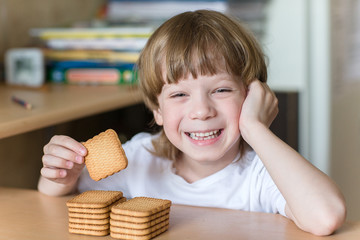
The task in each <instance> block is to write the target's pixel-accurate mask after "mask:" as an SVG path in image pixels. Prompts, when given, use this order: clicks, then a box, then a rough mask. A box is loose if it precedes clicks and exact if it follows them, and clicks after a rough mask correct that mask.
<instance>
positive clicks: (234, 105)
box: [154, 72, 246, 163]
mask: <svg viewBox="0 0 360 240" xmlns="http://www.w3.org/2000/svg"><path fill="white" fill-rule="evenodd" d="M164 79H166V78H164ZM239 82H240V81H234V79H233V77H232V76H231V75H229V74H228V73H226V72H221V73H218V74H216V75H213V76H208V75H205V76H204V75H199V76H198V77H197V79H194V78H193V77H192V75H191V74H190V75H189V76H188V77H187V78H185V79H181V80H180V81H179V82H178V83H177V84H165V85H164V86H163V88H162V91H161V94H160V95H159V96H158V103H159V108H158V109H157V110H154V117H155V121H156V123H157V124H158V125H162V126H163V129H164V131H165V134H166V135H167V137H168V139H169V140H170V142H171V143H172V144H173V145H174V146H175V147H177V148H178V149H179V150H180V151H181V152H182V153H183V154H182V157H183V158H186V159H188V160H192V161H201V162H213V163H214V162H217V161H221V162H224V161H226V162H228V163H230V162H231V161H232V160H233V159H234V158H235V156H236V155H237V154H238V152H239V141H240V130H239V119H240V112H241V107H242V104H243V102H244V99H245V96H246V92H245V88H244V86H243V84H242V83H239Z"/></svg>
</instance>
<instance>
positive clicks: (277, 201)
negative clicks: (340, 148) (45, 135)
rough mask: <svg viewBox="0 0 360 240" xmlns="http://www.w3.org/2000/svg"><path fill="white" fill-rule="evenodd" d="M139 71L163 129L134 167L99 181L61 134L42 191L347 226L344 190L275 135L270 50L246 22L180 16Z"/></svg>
mask: <svg viewBox="0 0 360 240" xmlns="http://www.w3.org/2000/svg"><path fill="white" fill-rule="evenodd" d="M138 70H139V78H140V83H139V85H140V89H141V90H142V92H143V95H144V101H145V103H146V104H147V106H148V107H149V108H150V110H152V111H153V114H154V119H155V122H156V123H157V124H158V125H159V126H162V130H161V131H160V133H158V134H156V135H150V134H145V133H142V134H138V135H136V136H135V137H134V138H133V139H131V140H130V141H128V142H127V143H125V144H124V145H123V147H124V150H125V152H126V155H127V157H128V160H129V165H128V167H127V168H126V169H125V170H123V171H121V172H119V173H117V174H114V175H112V176H110V177H108V178H106V179H103V180H100V181H99V182H95V181H93V180H91V179H90V177H89V174H88V172H87V170H86V168H84V164H83V162H84V156H85V155H86V149H85V148H84V147H83V146H82V144H80V143H79V142H77V141H75V140H74V139H72V138H70V137H67V136H54V137H53V138H52V139H51V140H50V142H49V143H48V144H47V145H46V146H45V147H44V156H43V165H44V167H43V168H42V170H41V175H42V176H41V178H40V180H39V185H38V189H39V191H41V192H43V193H46V194H49V195H65V194H69V193H73V192H74V191H75V190H79V191H86V190H90V189H104V190H120V191H123V192H124V195H125V196H126V197H128V198H132V197H135V196H149V197H157V198H166V199H170V200H172V201H173V203H175V204H176V203H177V204H188V205H198V206H210V207H221V208H231V209H239V210H246V211H261V212H271V213H280V214H282V215H284V216H287V217H288V218H290V219H292V220H293V221H294V222H295V223H296V224H297V226H299V228H301V229H303V230H305V231H308V232H311V233H313V234H317V235H328V234H331V233H332V232H333V231H335V230H336V229H337V228H338V227H339V226H341V224H342V223H343V222H344V220H345V215H346V213H345V212H346V210H345V203H344V198H343V196H342V194H341V193H340V191H339V189H338V188H337V187H336V185H335V184H334V183H333V182H332V181H331V180H330V179H329V177H327V176H326V175H325V174H323V173H322V172H321V171H319V170H318V169H317V168H315V167H314V166H312V165H311V164H310V163H309V162H308V161H307V160H306V159H304V158H303V157H302V156H300V155H299V154H298V153H297V152H296V151H294V150H293V149H291V148H290V147H289V146H288V145H287V144H285V143H284V142H282V141H281V140H280V139H279V138H278V137H276V136H275V135H274V134H273V133H272V132H271V131H270V130H269V126H270V124H271V122H272V121H273V120H274V118H275V116H276V115H277V111H278V109H277V99H276V97H275V96H274V94H273V92H272V91H271V90H270V89H269V88H268V86H267V85H266V83H265V82H266V79H267V71H266V65H265V62H264V56H263V53H262V51H261V49H260V47H259V45H258V44H257V42H256V41H255V39H254V37H253V36H252V35H251V34H250V33H249V32H248V31H246V30H245V29H244V28H243V27H242V26H241V25H240V24H239V23H237V22H236V21H235V20H233V19H231V18H229V17H227V16H225V15H223V14H221V13H218V12H214V11H207V10H201V11H196V12H185V13H182V14H179V15H177V16H175V17H173V18H171V19H170V20H168V21H166V22H165V23H164V24H163V25H162V26H160V27H159V28H158V29H157V30H156V31H155V32H154V34H153V35H152V36H151V37H150V39H149V41H148V43H147V45H146V47H145V48H144V50H143V51H142V53H141V56H140V59H139V62H138ZM257 79H259V80H257ZM260 159H261V160H260Z"/></svg>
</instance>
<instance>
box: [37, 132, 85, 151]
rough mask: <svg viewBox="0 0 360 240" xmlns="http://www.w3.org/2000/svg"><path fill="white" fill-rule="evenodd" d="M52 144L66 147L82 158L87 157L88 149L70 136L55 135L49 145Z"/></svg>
mask: <svg viewBox="0 0 360 240" xmlns="http://www.w3.org/2000/svg"><path fill="white" fill-rule="evenodd" d="M52 144H55V145H60V146H64V147H65V148H67V149H69V150H71V151H73V152H76V153H77V154H79V155H80V156H85V155H86V154H87V150H86V148H85V147H84V146H83V145H82V144H81V143H79V142H78V141H76V140H74V139H73V138H71V137H68V136H64V135H55V136H53V137H52V138H51V140H50V142H49V144H48V145H52ZM46 146H47V145H46ZM46 146H45V147H46ZM45 147H44V148H45ZM44 150H45V149H44Z"/></svg>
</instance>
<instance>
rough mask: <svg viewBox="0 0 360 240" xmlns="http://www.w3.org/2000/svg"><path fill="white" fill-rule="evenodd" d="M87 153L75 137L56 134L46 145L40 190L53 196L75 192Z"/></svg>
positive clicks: (39, 184)
mask: <svg viewBox="0 0 360 240" xmlns="http://www.w3.org/2000/svg"><path fill="white" fill-rule="evenodd" d="M86 154H87V150H86V148H85V147H84V146H83V145H82V144H81V143H79V142H77V141H75V140H74V139H72V138H70V137H67V136H54V137H53V138H52V139H51V140H50V142H49V143H48V144H47V145H45V146H44V155H43V157H42V162H43V168H42V169H41V177H40V179H39V183H38V190H39V191H40V192H42V193H45V194H47V195H53V196H61V195H66V194H70V193H72V192H74V191H75V189H76V185H77V180H78V178H79V176H80V173H81V171H82V169H83V168H84V156H86Z"/></svg>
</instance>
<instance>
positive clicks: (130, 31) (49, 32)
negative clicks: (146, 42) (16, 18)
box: [29, 27, 154, 40]
mask: <svg viewBox="0 0 360 240" xmlns="http://www.w3.org/2000/svg"><path fill="white" fill-rule="evenodd" d="M153 31H154V27H105V28H33V29H30V32H29V33H30V36H32V37H36V38H40V39H42V40H49V39H118V38H148V37H150V35H151V34H152V33H153Z"/></svg>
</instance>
